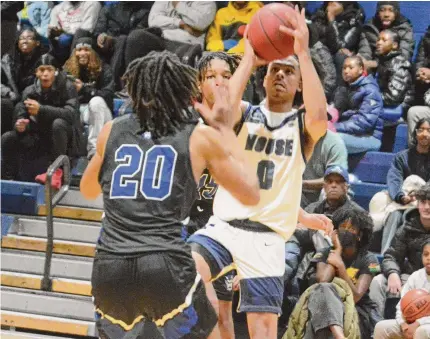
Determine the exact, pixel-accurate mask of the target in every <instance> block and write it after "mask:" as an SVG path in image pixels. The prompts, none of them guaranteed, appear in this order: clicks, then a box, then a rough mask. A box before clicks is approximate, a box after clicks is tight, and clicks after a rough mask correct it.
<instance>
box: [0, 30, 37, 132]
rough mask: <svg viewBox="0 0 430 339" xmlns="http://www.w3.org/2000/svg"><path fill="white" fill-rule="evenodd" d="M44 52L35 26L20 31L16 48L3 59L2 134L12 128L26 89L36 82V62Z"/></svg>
mask: <svg viewBox="0 0 430 339" xmlns="http://www.w3.org/2000/svg"><path fill="white" fill-rule="evenodd" d="M42 53H43V48H42V47H41V44H40V36H39V34H38V33H37V31H36V30H35V29H34V28H24V29H23V30H21V31H20V32H19V33H18V38H17V40H16V42H15V48H14V49H13V50H12V51H11V53H10V54H5V55H4V56H3V58H2V61H1V115H2V134H3V133H4V132H6V131H10V130H11V129H12V127H13V126H12V116H13V110H14V107H15V105H16V103H17V102H18V101H19V100H20V98H21V95H22V92H23V91H24V89H25V88H26V87H28V86H30V85H32V84H33V83H34V80H35V78H36V75H35V73H36V67H37V66H36V63H37V61H38V60H39V58H40V57H41V55H42Z"/></svg>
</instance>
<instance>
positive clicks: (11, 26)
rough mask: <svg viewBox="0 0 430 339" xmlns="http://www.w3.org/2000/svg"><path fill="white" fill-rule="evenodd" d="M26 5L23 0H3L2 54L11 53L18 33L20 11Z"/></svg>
mask: <svg viewBox="0 0 430 339" xmlns="http://www.w3.org/2000/svg"><path fill="white" fill-rule="evenodd" d="M23 7H24V2H23V1H2V2H1V55H2V56H3V55H4V54H6V53H10V52H11V50H12V48H13V44H14V40H15V34H16V25H17V22H18V17H17V15H16V13H18V12H19V11H20V10H21V9H22V8H23Z"/></svg>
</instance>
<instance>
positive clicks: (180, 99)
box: [124, 51, 198, 137]
mask: <svg viewBox="0 0 430 339" xmlns="http://www.w3.org/2000/svg"><path fill="white" fill-rule="evenodd" d="M124 79H125V81H126V82H127V90H128V94H129V95H130V98H131V99H132V102H133V110H134V112H135V113H136V115H137V116H138V118H139V122H140V127H141V128H142V131H145V132H150V133H151V134H152V135H153V136H154V137H160V136H164V135H167V134H171V133H173V132H174V130H175V128H177V127H178V126H179V125H180V124H181V123H185V122H189V121H190V120H193V118H194V119H195V118H196V116H195V113H194V111H193V110H192V109H191V106H192V105H191V102H192V100H193V99H194V98H195V97H196V96H197V95H198V88H197V74H196V71H195V70H194V69H193V68H192V67H190V66H188V65H185V64H182V63H181V62H180V60H179V58H178V57H177V56H176V55H174V54H172V53H170V52H167V51H163V52H151V53H149V54H148V55H146V56H144V57H142V58H138V59H135V60H133V61H132V62H130V64H129V65H128V67H127V70H126V72H125V74H124Z"/></svg>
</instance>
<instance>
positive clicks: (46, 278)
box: [41, 155, 71, 291]
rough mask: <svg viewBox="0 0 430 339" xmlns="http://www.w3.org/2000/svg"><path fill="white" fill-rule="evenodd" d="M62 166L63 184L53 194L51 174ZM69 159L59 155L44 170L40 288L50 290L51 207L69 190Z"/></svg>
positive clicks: (52, 233)
mask: <svg viewBox="0 0 430 339" xmlns="http://www.w3.org/2000/svg"><path fill="white" fill-rule="evenodd" d="M60 167H63V186H62V187H61V189H60V190H59V191H58V192H57V193H56V194H55V196H53V192H52V191H53V189H52V186H51V180H52V176H53V175H54V173H55V171H56V170H57V169H59V168H60ZM70 179H71V173H70V160H69V158H68V157H67V156H66V155H60V156H59V157H58V158H57V159H56V160H55V161H54V162H53V163H52V164H51V166H49V168H48V170H47V172H46V183H45V191H46V192H47V193H48V194H47V196H46V233H47V242H46V252H45V267H44V270H43V280H42V286H41V288H42V290H44V291H51V289H52V280H51V277H50V275H51V261H52V250H53V247H54V220H53V219H54V217H53V213H54V212H53V209H54V208H55V206H57V204H58V202H59V201H60V200H61V199H63V197H64V196H65V195H66V193H67V192H68V190H69V186H70Z"/></svg>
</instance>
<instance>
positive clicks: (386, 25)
mask: <svg viewBox="0 0 430 339" xmlns="http://www.w3.org/2000/svg"><path fill="white" fill-rule="evenodd" d="M385 29H390V30H391V31H394V32H396V33H397V34H398V36H399V39H400V41H399V51H400V53H401V54H402V55H403V56H404V57H405V58H406V60H410V59H411V58H412V55H413V53H414V48H415V40H414V35H413V27H412V24H411V22H410V21H409V19H407V18H406V17H404V16H403V15H402V14H401V13H400V7H399V2H397V1H379V2H378V5H377V8H376V13H375V16H374V17H373V18H372V19H370V21H369V22H367V23H366V24H365V25H364V26H363V32H364V35H365V39H367V41H368V43H369V45H370V49H371V52H372V57H371V58H372V60H373V62H371V63H369V66H370V67H371V68H376V67H377V61H376V42H377V41H378V39H379V33H380V32H381V31H383V30H385Z"/></svg>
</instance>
